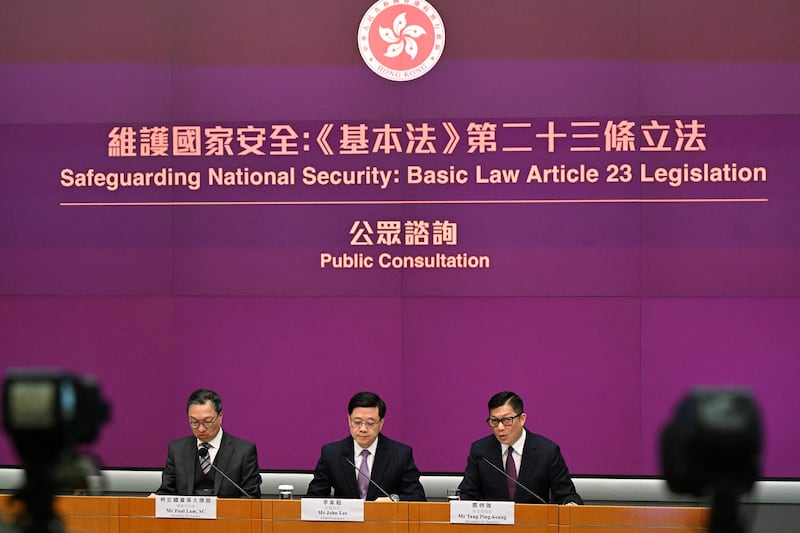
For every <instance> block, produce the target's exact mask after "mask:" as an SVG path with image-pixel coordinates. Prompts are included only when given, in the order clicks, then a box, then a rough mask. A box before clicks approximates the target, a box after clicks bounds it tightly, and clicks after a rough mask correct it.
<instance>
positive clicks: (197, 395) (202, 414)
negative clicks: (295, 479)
mask: <svg viewBox="0 0 800 533" xmlns="http://www.w3.org/2000/svg"><path fill="white" fill-rule="evenodd" d="M186 414H187V415H188V417H189V427H190V428H191V429H192V436H191V437H184V438H182V439H178V440H174V441H172V442H170V443H169V449H168V452H167V464H166V466H165V467H164V472H163V473H162V476H161V486H160V487H159V488H158V491H157V494H180V495H184V496H192V495H209V496H217V497H219V498H241V497H245V496H244V494H242V492H241V491H240V490H239V489H238V488H236V487H235V486H234V485H232V484H231V483H230V482H229V481H227V480H226V479H225V478H224V476H222V475H221V474H219V473H218V472H217V471H216V470H215V469H214V468H212V467H211V464H213V465H214V466H216V467H217V468H218V469H219V470H221V471H222V472H224V473H225V474H226V475H227V476H228V477H230V478H231V479H232V480H233V481H234V482H235V483H236V484H237V485H239V486H240V487H241V488H242V489H243V490H244V491H245V492H246V493H247V494H248V495H249V496H250V497H251V498H260V497H261V474H260V473H259V469H258V453H257V451H256V445H255V444H253V443H252V442H248V441H246V440H244V439H240V438H237V437H234V436H233V435H231V434H230V433H227V432H225V431H223V430H222V400H221V399H220V397H219V395H218V394H217V393H216V392H214V391H212V390H209V389H198V390H196V391H194V392H193V393H192V394H191V395H190V396H189V399H188V400H187V402H186ZM201 450H205V451H201ZM206 452H207V453H206Z"/></svg>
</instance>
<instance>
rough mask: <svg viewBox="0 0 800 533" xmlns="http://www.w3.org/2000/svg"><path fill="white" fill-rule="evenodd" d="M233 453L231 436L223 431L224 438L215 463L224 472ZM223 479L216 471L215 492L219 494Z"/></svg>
mask: <svg viewBox="0 0 800 533" xmlns="http://www.w3.org/2000/svg"><path fill="white" fill-rule="evenodd" d="M232 455H233V443H232V442H231V438H230V437H229V436H228V434H227V433H225V432H224V431H223V432H222V440H221V441H220V443H219V450H217V456H216V457H215V458H214V465H215V466H216V467H217V468H219V469H220V470H222V471H223V472H227V466H228V461H229V460H230V458H231V456H232ZM222 480H223V478H222V476H221V475H220V474H219V473H216V472H215V474H214V493H215V494H219V489H220V487H221V486H222Z"/></svg>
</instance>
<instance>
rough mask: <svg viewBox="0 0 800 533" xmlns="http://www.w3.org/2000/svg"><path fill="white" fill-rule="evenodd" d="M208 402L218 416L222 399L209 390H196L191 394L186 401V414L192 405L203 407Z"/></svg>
mask: <svg viewBox="0 0 800 533" xmlns="http://www.w3.org/2000/svg"><path fill="white" fill-rule="evenodd" d="M209 401H210V402H211V405H213V406H214V410H215V411H216V412H217V414H220V413H221V412H222V398H220V397H219V394H217V393H216V392H214V391H213V390H211V389H197V390H196V391H194V392H193V393H191V394H190V395H189V399H188V400H186V412H187V413H188V412H189V408H190V407H191V406H193V405H205V404H206V402H209Z"/></svg>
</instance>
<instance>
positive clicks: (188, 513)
mask: <svg viewBox="0 0 800 533" xmlns="http://www.w3.org/2000/svg"><path fill="white" fill-rule="evenodd" d="M156 518H205V519H207V520H216V518H217V497H216V496H173V495H171V494H170V495H167V494H157V495H156Z"/></svg>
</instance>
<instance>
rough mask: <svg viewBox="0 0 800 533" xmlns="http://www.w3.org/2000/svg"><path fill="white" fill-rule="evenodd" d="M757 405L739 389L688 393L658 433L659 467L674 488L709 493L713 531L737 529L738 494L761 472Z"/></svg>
mask: <svg viewBox="0 0 800 533" xmlns="http://www.w3.org/2000/svg"><path fill="white" fill-rule="evenodd" d="M762 433H763V430H762V426H761V417H760V414H759V410H758V407H757V406H756V403H755V401H754V400H753V398H752V396H751V395H750V393H749V392H747V391H745V390H741V389H697V390H694V391H692V392H690V393H689V394H688V395H686V396H685V397H684V398H683V399H682V400H681V401H680V403H679V404H678V406H677V408H676V409H675V413H674V415H673V418H672V420H671V421H670V422H669V423H668V424H667V426H666V427H665V428H664V430H663V432H662V434H661V467H662V472H663V474H664V478H665V479H666V481H667V485H668V486H669V488H670V489H671V490H672V491H673V492H677V493H682V494H691V495H694V496H709V495H710V496H711V498H712V501H711V517H710V523H709V528H710V530H711V531H712V532H739V531H742V527H741V525H740V523H739V519H738V498H739V497H740V496H741V495H742V494H744V493H745V492H748V491H750V489H752V488H753V485H754V484H755V482H756V480H757V479H758V478H759V476H760V474H761V451H762V439H763V436H762Z"/></svg>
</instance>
